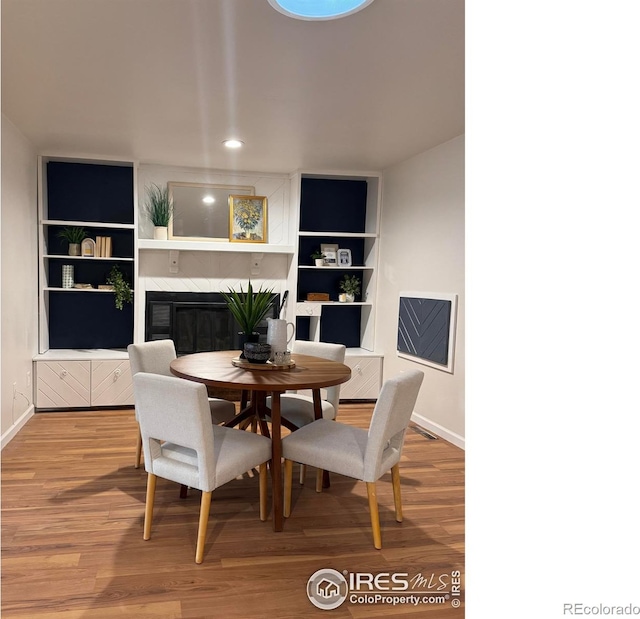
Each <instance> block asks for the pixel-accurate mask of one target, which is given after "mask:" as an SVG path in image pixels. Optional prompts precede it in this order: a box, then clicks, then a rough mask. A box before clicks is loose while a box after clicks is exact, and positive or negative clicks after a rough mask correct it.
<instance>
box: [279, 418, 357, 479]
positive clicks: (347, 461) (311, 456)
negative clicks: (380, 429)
mask: <svg viewBox="0 0 640 619" xmlns="http://www.w3.org/2000/svg"><path fill="white" fill-rule="evenodd" d="M366 448H367V431H366V430H362V429H361V428H354V427H352V426H348V425H346V424H342V423H338V422H336V421H330V420H328V419H318V420H317V421H314V422H313V423H310V424H308V425H306V426H304V427H303V428H300V429H299V430H296V431H295V432H293V433H292V434H290V435H289V436H286V437H285V438H284V439H283V440H282V453H283V455H284V457H285V458H286V459H287V460H293V461H294V462H300V463H302V464H308V465H310V466H314V467H316V468H321V469H324V470H326V471H332V472H334V473H339V474H340V475H346V476H348V477H354V478H356V479H363V475H364V454H365V450H366Z"/></svg>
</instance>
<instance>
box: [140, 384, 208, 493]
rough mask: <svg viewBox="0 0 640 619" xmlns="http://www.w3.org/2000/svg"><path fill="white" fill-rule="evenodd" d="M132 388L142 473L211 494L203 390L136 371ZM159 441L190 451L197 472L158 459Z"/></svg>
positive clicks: (184, 464)
mask: <svg viewBox="0 0 640 619" xmlns="http://www.w3.org/2000/svg"><path fill="white" fill-rule="evenodd" d="M133 389H134V395H135V402H136V409H137V411H138V422H139V424H140V433H141V434H142V446H143V448H144V464H145V469H146V470H147V472H148V473H153V474H154V475H158V476H159V477H164V478H165V479H170V480H172V481H177V482H178V483H187V482H188V483H187V485H189V486H191V487H195V488H198V489H200V490H203V491H209V490H213V489H214V488H215V487H216V486H215V460H214V443H213V426H212V425H211V413H210V411H209V401H208V399H207V388H206V387H205V385H203V384H201V383H195V382H191V381H188V380H184V379H181V378H177V377H175V376H160V375H158V374H149V373H146V372H138V373H137V374H135V375H134V377H133ZM164 442H167V443H171V444H174V445H179V446H180V447H186V448H187V449H192V450H193V451H194V452H195V453H196V454H197V471H194V470H193V469H194V467H193V465H192V464H189V463H188V462H184V461H182V462H181V461H178V460H176V459H170V458H168V457H166V456H165V455H163V443H164ZM186 460H187V461H188V460H189V458H186ZM189 480H191V481H189ZM193 481H195V482H196V483H192V482H193Z"/></svg>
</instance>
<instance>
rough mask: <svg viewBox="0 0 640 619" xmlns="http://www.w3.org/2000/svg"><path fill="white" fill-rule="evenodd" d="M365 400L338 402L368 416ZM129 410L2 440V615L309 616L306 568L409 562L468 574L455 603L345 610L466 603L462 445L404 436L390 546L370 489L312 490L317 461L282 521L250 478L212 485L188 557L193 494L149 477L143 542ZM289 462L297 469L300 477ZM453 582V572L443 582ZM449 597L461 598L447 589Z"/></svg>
mask: <svg viewBox="0 0 640 619" xmlns="http://www.w3.org/2000/svg"><path fill="white" fill-rule="evenodd" d="M371 411H372V406H371V405H356V404H347V405H341V407H340V420H341V421H342V422H344V423H350V424H353V425H357V426H360V427H367V426H368V424H369V419H370V416H371ZM136 432H137V426H136V423H135V420H134V417H133V411H132V410H123V411H92V412H73V413H42V414H37V415H35V416H34V417H33V418H31V419H30V420H29V422H28V423H27V425H26V426H25V428H24V429H22V430H21V431H20V433H19V434H18V436H17V437H16V438H15V439H14V440H13V441H12V442H11V443H10V444H9V445H8V446H7V447H5V449H4V451H3V452H2V566H1V568H2V609H1V610H2V617H3V619H10V618H13V617H20V618H24V619H53V618H55V619H62V618H64V619H80V618H89V617H91V618H97V619H103V618H104V619H111V618H115V617H118V618H132V619H143V618H146V617H149V618H154V619H158V618H166V619H173V618H186V617H190V618H196V617H201V618H213V617H224V618H242V619H247V618H253V617H259V618H260V617H265V618H267V617H269V618H271V617H278V618H282V619H286V618H298V617H300V618H302V617H308V616H318V617H320V616H324V615H325V613H326V612H327V611H324V610H319V609H317V608H315V607H314V606H312V605H311V603H310V602H309V600H308V598H307V595H306V585H307V580H308V578H309V577H310V576H311V574H313V573H314V572H315V571H317V570H319V569H322V568H333V569H336V570H339V571H340V572H343V571H345V570H346V571H348V572H372V573H374V574H379V573H382V572H404V573H407V574H408V575H409V576H408V577H409V578H413V577H414V576H416V575H418V574H421V575H422V577H423V578H424V579H425V580H427V581H428V579H429V578H430V577H431V575H432V574H433V575H434V576H433V577H432V580H431V585H432V586H431V589H429V588H428V587H427V586H426V585H425V587H424V588H423V589H422V590H421V592H422V593H425V592H427V591H429V592H431V593H434V594H437V591H436V588H437V585H438V584H439V581H438V579H439V577H441V576H442V577H443V579H444V580H447V579H448V578H449V577H450V574H451V572H452V571H455V570H459V571H460V572H461V573H462V578H463V587H462V591H463V593H462V596H461V599H462V604H461V605H460V606H459V607H455V606H454V605H453V604H452V602H453V601H454V600H453V599H450V600H447V602H446V603H445V604H437V605H420V606H411V605H409V604H406V603H405V604H399V605H396V606H395V607H394V606H390V605H384V604H368V605H365V604H356V603H352V602H350V601H349V600H348V599H347V601H345V602H344V604H342V606H340V607H339V608H337V609H335V610H333V611H330V614H327V615H326V616H330V617H332V618H334V619H337V618H342V617H347V618H351V617H378V616H385V617H431V618H433V619H439V618H443V619H448V618H453V617H455V618H459V617H463V616H464V452H462V451H461V450H460V449H458V448H456V447H454V446H452V445H451V444H449V443H447V442H445V441H444V440H429V439H427V438H425V437H424V436H422V435H420V434H419V433H417V432H415V431H414V430H412V429H410V430H409V431H408V433H407V439H406V442H405V449H404V453H403V458H402V462H401V468H400V472H401V475H402V488H403V507H404V522H403V523H402V524H398V523H396V522H395V520H394V511H393V494H392V489H391V478H390V475H385V476H384V477H383V478H382V479H381V480H380V481H379V482H378V502H379V505H380V521H381V527H382V543H383V549H382V550H380V551H378V550H375V549H374V547H373V544H372V540H371V530H370V522H369V512H368V506H367V495H366V487H365V484H364V483H362V482H356V481H354V480H351V479H347V478H344V477H340V476H338V475H333V476H332V480H331V488H330V489H328V490H326V491H325V492H323V493H322V494H316V492H315V483H314V480H315V471H314V470H312V469H309V470H308V471H307V480H306V484H305V485H304V486H303V487H301V486H300V485H299V484H298V483H297V482H295V481H294V494H293V511H292V515H291V518H288V519H287V520H286V521H285V528H284V531H283V532H282V533H274V532H273V530H272V523H271V520H270V519H269V520H268V521H267V522H260V520H259V517H258V478H257V475H256V476H255V477H253V478H250V477H249V476H244V478H243V479H240V480H235V481H232V482H230V483H229V484H227V485H225V486H223V487H222V488H219V489H218V490H215V491H214V493H213V501H212V505H211V517H210V520H209V530H208V535H207V544H206V547H205V557H204V563H203V564H202V565H196V564H195V563H194V554H195V541H196V539H195V538H196V531H197V525H198V511H199V502H200V493H199V492H197V491H193V490H192V491H190V493H189V496H188V498H187V499H180V498H179V489H178V486H177V485H175V484H172V483H169V482H166V481H163V480H160V479H159V480H158V487H157V491H156V502H155V505H156V510H155V515H154V526H153V529H152V536H151V540H149V541H146V542H145V541H143V540H142V521H143V512H144V500H145V484H146V473H145V472H144V470H143V469H142V468H141V469H139V470H136V469H134V468H133V462H134V450H135V437H136ZM297 473H298V468H297V466H296V467H295V468H294V479H295V477H296V476H297ZM447 582H448V581H447ZM455 602H457V599H456V600H455Z"/></svg>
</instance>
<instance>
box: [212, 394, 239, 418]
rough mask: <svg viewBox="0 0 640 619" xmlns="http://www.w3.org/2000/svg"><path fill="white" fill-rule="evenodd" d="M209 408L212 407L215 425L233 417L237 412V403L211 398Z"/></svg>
mask: <svg viewBox="0 0 640 619" xmlns="http://www.w3.org/2000/svg"><path fill="white" fill-rule="evenodd" d="M209 408H210V409H211V421H212V422H213V423H214V424H215V425H218V424H219V423H225V422H227V421H229V420H230V419H233V418H234V417H235V414H236V405H235V404H234V403H233V402H229V400H222V399H220V398H209Z"/></svg>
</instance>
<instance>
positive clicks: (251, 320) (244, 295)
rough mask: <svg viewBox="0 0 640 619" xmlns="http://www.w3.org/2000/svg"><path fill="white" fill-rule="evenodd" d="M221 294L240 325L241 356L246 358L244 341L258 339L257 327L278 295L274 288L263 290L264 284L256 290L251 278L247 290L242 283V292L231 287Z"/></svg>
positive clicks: (255, 340)
mask: <svg viewBox="0 0 640 619" xmlns="http://www.w3.org/2000/svg"><path fill="white" fill-rule="evenodd" d="M220 294H221V295H222V297H223V298H224V300H225V301H226V303H227V306H228V308H229V311H230V312H231V314H232V315H233V317H234V318H235V319H236V321H237V323H238V324H239V325H240V329H241V332H240V340H241V342H240V343H241V350H243V352H242V354H241V355H240V357H242V358H244V343H245V342H251V341H253V342H257V341H258V337H259V334H258V333H257V332H256V327H257V326H258V324H259V323H260V321H262V320H264V318H265V317H266V315H267V314H268V313H269V310H270V309H271V307H272V306H273V303H274V301H275V298H276V295H275V294H274V293H273V288H269V289H268V290H267V289H264V290H263V288H262V286H261V287H260V289H259V290H257V291H256V292H254V291H253V286H252V285H251V280H249V286H248V287H247V291H246V292H245V291H244V290H243V289H242V285H241V286H240V292H237V291H235V290H232V289H231V288H230V289H229V291H228V292H221V293H220Z"/></svg>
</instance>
